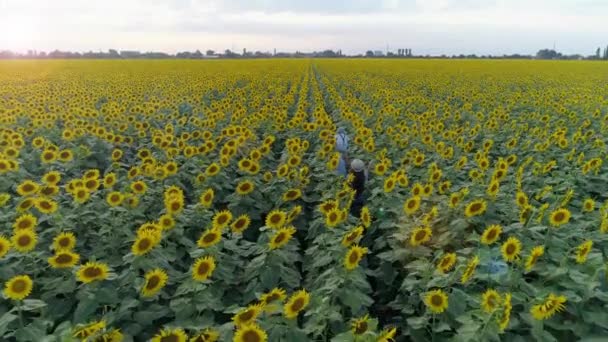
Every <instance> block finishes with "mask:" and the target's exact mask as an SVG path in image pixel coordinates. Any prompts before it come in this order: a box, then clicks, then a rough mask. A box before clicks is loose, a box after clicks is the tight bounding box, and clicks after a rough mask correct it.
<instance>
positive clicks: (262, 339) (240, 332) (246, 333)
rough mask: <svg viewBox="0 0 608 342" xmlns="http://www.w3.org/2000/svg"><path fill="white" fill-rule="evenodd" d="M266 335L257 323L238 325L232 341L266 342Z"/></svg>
mask: <svg viewBox="0 0 608 342" xmlns="http://www.w3.org/2000/svg"><path fill="white" fill-rule="evenodd" d="M267 340H268V335H267V334H266V332H265V331H264V330H262V328H260V327H259V326H258V325H257V324H250V325H245V326H242V327H240V328H239V329H237V330H236V332H235V334H234V342H266V341H267Z"/></svg>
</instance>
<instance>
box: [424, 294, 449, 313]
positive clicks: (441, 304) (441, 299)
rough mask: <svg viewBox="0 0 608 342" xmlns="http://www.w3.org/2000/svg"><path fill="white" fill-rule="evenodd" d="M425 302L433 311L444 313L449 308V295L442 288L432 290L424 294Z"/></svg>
mask: <svg viewBox="0 0 608 342" xmlns="http://www.w3.org/2000/svg"><path fill="white" fill-rule="evenodd" d="M424 304H426V306H427V308H429V310H431V312H432V313H434V314H439V313H442V312H444V311H445V310H446V309H447V308H448V295H447V294H446V293H445V292H443V291H442V290H433V291H430V292H428V293H427V294H426V295H425V296H424Z"/></svg>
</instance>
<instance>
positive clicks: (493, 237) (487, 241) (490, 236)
mask: <svg viewBox="0 0 608 342" xmlns="http://www.w3.org/2000/svg"><path fill="white" fill-rule="evenodd" d="M501 233H502V227H501V226H500V225H498V224H493V225H490V226H489V227H488V228H486V229H485V230H484V231H483V234H481V243H482V244H484V245H491V244H493V243H494V242H496V241H497V240H498V239H499V238H500V234H501Z"/></svg>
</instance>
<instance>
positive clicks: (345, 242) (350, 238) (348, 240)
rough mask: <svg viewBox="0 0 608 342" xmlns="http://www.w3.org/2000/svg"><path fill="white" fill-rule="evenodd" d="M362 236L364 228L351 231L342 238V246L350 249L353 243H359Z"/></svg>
mask: <svg viewBox="0 0 608 342" xmlns="http://www.w3.org/2000/svg"><path fill="white" fill-rule="evenodd" d="M361 235H363V227H361V226H358V227H355V228H353V229H351V230H350V231H348V232H346V234H344V236H343V237H342V246H344V247H349V246H350V245H352V244H353V243H355V242H357V240H358V239H359V237H361Z"/></svg>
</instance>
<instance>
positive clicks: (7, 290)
mask: <svg viewBox="0 0 608 342" xmlns="http://www.w3.org/2000/svg"><path fill="white" fill-rule="evenodd" d="M33 287H34V282H33V281H32V278H30V277H29V276H28V275H18V276H14V277H12V278H11V279H9V280H8V281H7V282H6V283H4V296H6V297H7V298H10V299H12V300H23V299H24V298H26V297H27V296H29V295H30V293H31V292H32V288H33Z"/></svg>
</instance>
